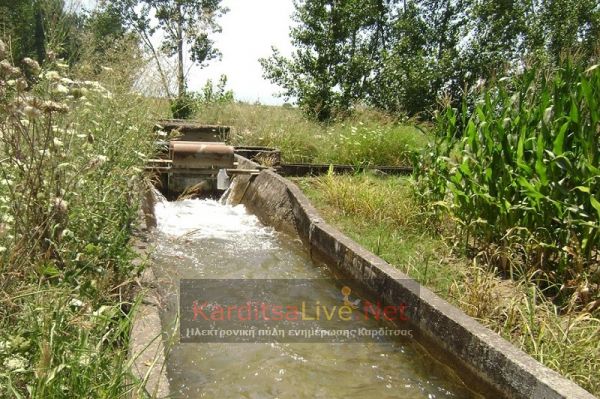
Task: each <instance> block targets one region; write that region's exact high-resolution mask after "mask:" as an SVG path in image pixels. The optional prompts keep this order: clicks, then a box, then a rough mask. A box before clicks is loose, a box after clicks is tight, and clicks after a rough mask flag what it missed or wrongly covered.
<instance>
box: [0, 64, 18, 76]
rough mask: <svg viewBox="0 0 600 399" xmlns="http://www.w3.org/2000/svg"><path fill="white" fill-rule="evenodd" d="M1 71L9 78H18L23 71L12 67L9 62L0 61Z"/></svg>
mask: <svg viewBox="0 0 600 399" xmlns="http://www.w3.org/2000/svg"><path fill="white" fill-rule="evenodd" d="M0 70H1V71H2V72H4V74H5V75H6V76H7V77H16V76H19V75H20V74H21V70H20V69H19V68H17V67H15V66H12V65H11V63H10V62H8V61H7V60H2V61H0Z"/></svg>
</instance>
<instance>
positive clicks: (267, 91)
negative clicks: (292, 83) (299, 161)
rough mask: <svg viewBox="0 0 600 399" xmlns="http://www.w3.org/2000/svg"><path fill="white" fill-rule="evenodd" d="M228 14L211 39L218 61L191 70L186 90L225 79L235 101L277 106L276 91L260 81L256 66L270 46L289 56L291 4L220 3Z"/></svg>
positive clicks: (284, 0)
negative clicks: (218, 32) (226, 8)
mask: <svg viewBox="0 0 600 399" xmlns="http://www.w3.org/2000/svg"><path fill="white" fill-rule="evenodd" d="M223 5H224V6H226V7H228V8H229V12H228V13H227V14H225V16H223V17H222V18H221V20H220V21H221V27H222V28H223V32H222V33H220V34H216V35H214V36H213V39H214V40H215V42H216V47H217V48H218V49H219V50H220V51H221V53H222V54H223V57H222V60H221V61H211V63H210V64H209V66H208V67H206V68H204V69H200V68H197V67H194V68H192V69H191V70H190V72H189V74H188V88H189V89H191V90H194V91H196V90H200V89H201V88H202V87H203V86H204V84H205V83H206V80H207V79H212V80H213V82H217V81H218V79H219V76H221V74H225V75H227V79H228V80H227V88H228V89H230V90H233V92H234V95H235V97H236V99H238V100H243V101H250V102H254V101H260V102H261V103H262V104H281V103H283V99H282V98H277V97H275V96H274V94H275V93H277V92H278V91H279V89H278V87H277V86H273V85H272V84H270V82H269V81H266V80H265V79H263V77H262V68H261V66H260V64H259V62H258V59H259V58H261V57H268V56H269V55H270V54H271V46H275V47H277V48H278V49H279V50H280V51H281V53H282V54H284V55H289V54H291V52H292V46H291V44H290V40H289V29H290V24H291V15H292V12H293V10H294V6H293V4H292V0H224V1H223Z"/></svg>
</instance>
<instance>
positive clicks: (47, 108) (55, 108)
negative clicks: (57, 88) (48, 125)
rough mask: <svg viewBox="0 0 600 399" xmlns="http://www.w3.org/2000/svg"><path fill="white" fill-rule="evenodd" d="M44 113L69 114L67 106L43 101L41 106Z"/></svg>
mask: <svg viewBox="0 0 600 399" xmlns="http://www.w3.org/2000/svg"><path fill="white" fill-rule="evenodd" d="M41 108H42V110H43V111H44V112H46V113H52V112H63V113H65V112H69V106H68V105H66V104H61V103H57V102H55V101H44V102H43V103H42V106H41Z"/></svg>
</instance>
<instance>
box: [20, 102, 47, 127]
mask: <svg viewBox="0 0 600 399" xmlns="http://www.w3.org/2000/svg"><path fill="white" fill-rule="evenodd" d="M23 113H24V114H25V115H26V116H28V117H29V118H32V119H33V118H37V117H38V116H40V115H41V114H42V113H41V111H40V110H39V109H37V108H36V107H32V106H31V105H26V106H25V108H23ZM27 123H28V124H29V121H27Z"/></svg>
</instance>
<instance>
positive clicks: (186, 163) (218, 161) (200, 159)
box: [169, 141, 235, 169]
mask: <svg viewBox="0 0 600 399" xmlns="http://www.w3.org/2000/svg"><path fill="white" fill-rule="evenodd" d="M169 150H170V153H171V160H172V161H173V168H188V169H205V168H232V167H233V166H234V161H235V156H234V148H233V147H232V146H228V145H225V144H224V143H205V142H204V143H203V142H190V141H171V143H170V145H169Z"/></svg>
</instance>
